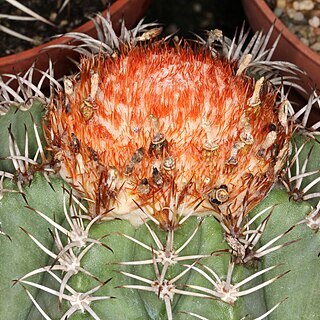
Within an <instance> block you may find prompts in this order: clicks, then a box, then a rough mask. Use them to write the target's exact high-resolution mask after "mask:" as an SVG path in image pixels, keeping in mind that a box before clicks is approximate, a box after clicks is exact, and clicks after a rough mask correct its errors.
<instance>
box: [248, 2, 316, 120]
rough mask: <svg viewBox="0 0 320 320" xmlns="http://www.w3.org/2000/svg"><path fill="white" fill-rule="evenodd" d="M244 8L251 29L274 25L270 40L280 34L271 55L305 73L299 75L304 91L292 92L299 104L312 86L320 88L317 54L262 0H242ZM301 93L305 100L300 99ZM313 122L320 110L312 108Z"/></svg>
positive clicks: (293, 98) (266, 29)
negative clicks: (292, 64)
mask: <svg viewBox="0 0 320 320" xmlns="http://www.w3.org/2000/svg"><path fill="white" fill-rule="evenodd" d="M242 4H243V8H244V11H245V14H246V16H247V19H248V21H249V23H250V26H251V28H252V29H253V31H260V30H263V31H264V32H265V33H266V32H268V30H269V29H270V28H271V26H272V25H273V24H274V31H273V34H272V36H271V42H272V41H275V40H276V38H277V37H278V35H279V34H280V33H281V38H280V41H279V43H278V45H277V47H276V49H275V51H274V54H273V56H272V59H273V60H282V61H289V62H292V63H294V64H295V65H297V66H298V67H300V68H301V69H302V70H304V71H305V72H306V75H305V76H302V77H301V86H302V87H303V88H304V89H305V90H306V93H302V92H301V91H299V95H300V96H299V95H297V94H295V93H293V96H292V97H291V100H293V101H294V102H296V104H297V105H298V106H299V105H300V106H301V105H303V104H304V103H305V99H306V98H307V97H308V96H309V94H310V91H311V89H314V88H320V55H319V54H317V53H316V52H314V51H313V50H311V49H310V48H309V47H308V46H306V45H305V44H304V43H303V42H302V41H300V39H299V38H298V37H296V36H295V35H294V34H293V33H292V32H291V31H290V30H289V29H288V28H287V27H286V26H285V25H284V24H283V23H282V22H281V21H280V20H279V19H278V18H277V16H276V15H275V14H274V13H273V11H272V10H271V9H270V8H269V6H268V5H267V3H266V2H265V1H264V0H242ZM301 95H302V96H303V98H304V99H301ZM310 119H311V122H312V123H314V122H316V121H319V120H320V112H319V110H313V113H312V115H311V117H310Z"/></svg>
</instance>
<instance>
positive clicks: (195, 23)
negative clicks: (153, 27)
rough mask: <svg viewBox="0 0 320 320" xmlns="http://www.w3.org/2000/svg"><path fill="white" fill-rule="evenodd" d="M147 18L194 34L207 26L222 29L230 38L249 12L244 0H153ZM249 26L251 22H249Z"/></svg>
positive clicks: (169, 30)
mask: <svg viewBox="0 0 320 320" xmlns="http://www.w3.org/2000/svg"><path fill="white" fill-rule="evenodd" d="M146 21H148V22H155V21H157V22H159V23H163V25H164V33H165V34H166V35H167V34H170V33H172V32H178V34H179V35H180V36H183V37H185V38H190V37H192V38H193V36H192V33H196V34H198V35H200V36H201V35H203V34H204V32H205V30H211V29H216V28H217V29H220V30H222V31H223V32H224V34H225V35H226V36H228V37H229V38H231V37H233V36H234V33H235V31H236V29H237V28H238V29H239V28H241V26H242V24H243V22H244V21H245V14H244V12H243V9H242V4H241V1H240V0H237V1H236V0H223V1H221V0H175V1H172V0H153V2H152V4H151V6H150V9H149V10H148V12H147V13H146ZM246 29H249V24H246Z"/></svg>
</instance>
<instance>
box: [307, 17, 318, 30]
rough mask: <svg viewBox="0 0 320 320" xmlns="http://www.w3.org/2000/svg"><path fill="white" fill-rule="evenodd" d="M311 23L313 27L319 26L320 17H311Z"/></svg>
mask: <svg viewBox="0 0 320 320" xmlns="http://www.w3.org/2000/svg"><path fill="white" fill-rule="evenodd" d="M308 22H309V25H310V26H311V27H313V28H318V27H319V26H320V19H319V17H316V16H314V17H312V18H311V19H309V21H308Z"/></svg>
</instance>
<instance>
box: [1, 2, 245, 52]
mask: <svg viewBox="0 0 320 320" xmlns="http://www.w3.org/2000/svg"><path fill="white" fill-rule="evenodd" d="M21 3H23V4H24V5H25V6H28V7H30V8H31V9H32V10H34V11H36V12H37V13H39V14H40V15H41V16H43V17H45V18H47V19H49V20H51V21H52V22H53V23H54V24H55V25H56V26H57V27H51V26H49V25H47V24H44V23H42V22H39V21H35V22H30V21H27V22H26V21H12V20H8V19H1V21H0V24H2V25H4V26H6V27H8V28H11V29H13V30H15V31H18V32H20V33H22V34H25V35H27V36H29V37H33V38H35V39H36V40H37V41H38V42H39V43H43V42H46V41H49V40H50V38H51V37H52V36H53V35H55V34H60V33H64V32H68V31H71V30H72V29H73V28H75V27H76V26H79V25H81V24H82V23H83V22H85V21H87V20H88V15H90V14H91V15H93V14H94V13H96V12H99V11H102V10H103V9H104V8H105V7H106V3H108V0H70V2H69V4H68V6H67V7H66V8H65V9H64V10H63V11H62V12H61V13H60V14H58V15H57V13H58V11H59V8H60V7H61V5H62V3H63V0H48V1H44V0H24V1H21ZM44 3H45V5H43V4H44ZM0 8H1V9H0V13H2V14H11V15H20V16H21V15H25V14H24V13H21V12H20V11H19V10H17V9H13V7H12V5H10V4H8V3H6V2H5V1H4V0H0ZM56 15H57V17H56V18H55V16H56ZM244 20H245V16H244V13H243V10H242V5H241V1H239V0H238V1H236V0H223V1H221V0H174V1H173V0H153V2H152V4H151V6H150V8H149V10H148V11H147V12H146V21H147V22H155V21H157V22H159V23H162V24H163V25H164V34H170V33H173V32H178V34H179V35H180V36H183V37H185V38H190V37H193V36H192V33H196V34H199V35H203V34H204V31H205V30H210V29H214V28H219V29H221V30H223V31H224V33H225V34H226V35H227V36H229V37H232V36H233V35H234V32H235V30H236V27H239V26H241V25H242V23H243V21H244ZM247 27H249V26H248V25H247ZM0 39H1V41H0V56H3V55H8V54H11V53H14V52H20V51H22V50H25V49H28V48H31V47H33V44H31V43H28V42H26V41H24V40H19V39H17V38H14V37H12V36H9V35H6V34H5V33H3V32H0Z"/></svg>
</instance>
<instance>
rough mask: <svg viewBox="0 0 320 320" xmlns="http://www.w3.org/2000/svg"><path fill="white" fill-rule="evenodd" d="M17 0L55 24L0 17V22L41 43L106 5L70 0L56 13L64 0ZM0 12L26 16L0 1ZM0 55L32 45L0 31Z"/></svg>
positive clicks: (99, 0) (100, 0)
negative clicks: (53, 25)
mask: <svg viewBox="0 0 320 320" xmlns="http://www.w3.org/2000/svg"><path fill="white" fill-rule="evenodd" d="M20 2H21V3H22V4H23V5H25V6H26V7H28V8H30V9H31V10H33V11H35V12H36V13H38V14H39V15H41V16H42V17H44V18H46V19H48V20H50V21H51V22H53V23H54V24H55V27H52V26H50V25H48V24H45V23H43V22H40V21H16V20H10V19H5V18H3V19H0V24H1V25H3V26H5V27H7V28H10V29H12V30H14V31H16V32H19V33H21V34H23V35H26V36H28V37H31V38H33V39H35V40H36V44H41V43H44V42H47V41H49V40H50V38H51V37H52V36H54V35H56V34H61V33H65V32H69V31H71V30H72V29H74V28H75V27H77V26H80V25H81V24H83V23H84V22H86V21H88V15H90V14H91V16H92V15H93V14H94V13H97V12H100V11H102V10H104V9H105V8H106V5H107V2H108V1H106V0H70V1H69V3H68V5H67V6H66V7H65V8H64V9H63V11H62V12H61V13H59V9H60V8H61V6H62V4H63V2H64V0H47V1H44V0H23V1H22V0H20ZM0 13H1V14H8V15H16V16H20V17H21V16H27V14H26V13H23V12H21V11H20V10H19V9H17V8H15V7H13V6H12V5H11V4H9V3H7V2H5V1H4V0H0ZM0 39H1V41H0V56H4V55H8V54H11V53H15V52H20V51H23V50H26V49H29V48H32V47H33V46H34V44H32V43H30V42H28V41H25V40H21V39H18V38H16V37H13V36H11V35H8V34H6V33H4V32H1V31H0Z"/></svg>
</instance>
